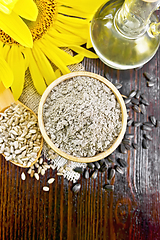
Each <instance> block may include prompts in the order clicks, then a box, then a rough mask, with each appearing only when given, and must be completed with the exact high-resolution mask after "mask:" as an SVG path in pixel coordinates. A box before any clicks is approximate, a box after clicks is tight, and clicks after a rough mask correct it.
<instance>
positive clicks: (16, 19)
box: [0, 0, 38, 47]
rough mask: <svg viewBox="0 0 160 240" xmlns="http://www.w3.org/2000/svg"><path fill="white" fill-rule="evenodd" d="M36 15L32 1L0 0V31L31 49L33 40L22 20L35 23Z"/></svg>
mask: <svg viewBox="0 0 160 240" xmlns="http://www.w3.org/2000/svg"><path fill="white" fill-rule="evenodd" d="M37 15H38V9H37V6H36V4H35V2H33V0H27V1H26V0H0V29H1V31H4V32H5V33H7V34H8V35H9V36H10V37H12V38H13V39H14V40H15V41H17V42H19V43H20V44H21V45H23V46H26V47H32V46H33V39H32V35H31V32H30V30H29V28H28V26H27V25H26V24H25V22H24V21H23V20H22V18H25V19H28V20H31V21H35V20H36V18H37ZM17 29H19V31H17Z"/></svg>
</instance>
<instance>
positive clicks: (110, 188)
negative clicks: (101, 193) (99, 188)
mask: <svg viewBox="0 0 160 240" xmlns="http://www.w3.org/2000/svg"><path fill="white" fill-rule="evenodd" d="M103 189H105V190H107V191H113V190H114V185H109V184H105V185H104V186H103Z"/></svg>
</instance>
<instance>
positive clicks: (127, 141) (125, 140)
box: [122, 138, 131, 145]
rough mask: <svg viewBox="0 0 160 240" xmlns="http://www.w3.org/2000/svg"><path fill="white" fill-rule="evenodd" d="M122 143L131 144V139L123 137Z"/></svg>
mask: <svg viewBox="0 0 160 240" xmlns="http://www.w3.org/2000/svg"><path fill="white" fill-rule="evenodd" d="M122 143H123V144H129V145H130V144H131V139H127V138H123V140H122Z"/></svg>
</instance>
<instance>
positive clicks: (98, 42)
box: [90, 0, 160, 69]
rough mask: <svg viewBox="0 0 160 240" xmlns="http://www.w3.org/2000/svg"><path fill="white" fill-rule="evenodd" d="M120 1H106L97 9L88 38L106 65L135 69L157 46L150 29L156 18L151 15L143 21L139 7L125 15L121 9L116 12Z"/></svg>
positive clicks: (154, 51) (119, 7) (157, 39)
mask: <svg viewBox="0 0 160 240" xmlns="http://www.w3.org/2000/svg"><path fill="white" fill-rule="evenodd" d="M127 1H128V0H127ZM138 1H141V2H142V0H138ZM122 4H123V1H122V0H117V1H108V2H107V3H105V4H104V5H102V6H101V7H100V8H99V10H98V11H97V12H96V14H95V15H94V17H93V19H92V22H91V29H90V35H91V41H92V44H93V47H94V49H95V51H96V53H97V55H98V56H99V57H100V59H101V60H102V61H103V62H104V63H105V64H107V65H108V66H110V67H113V68H115V69H131V68H137V67H140V66H143V65H144V64H145V63H146V62H148V61H149V60H150V59H151V58H152V57H153V55H154V54H155V53H156V51H157V49H158V47H159V42H160V37H159V35H158V36H154V37H153V35H152V34H150V31H149V23H150V22H157V18H156V17H155V16H154V15H151V17H150V19H149V21H146V22H144V16H143V15H142V17H141V16H140V14H137V12H136V11H138V10H134V12H136V14H134V13H132V12H131V13H129V14H128V15H127V17H124V16H123V12H122V13H121V15H118V14H119V11H120V10H121V6H122ZM140 4H141V5H142V4H143V3H140ZM144 4H146V3H144ZM136 7H137V9H139V8H138V6H136ZM136 7H135V9H136ZM141 14H142V13H141ZM121 18H123V21H122V20H121Z"/></svg>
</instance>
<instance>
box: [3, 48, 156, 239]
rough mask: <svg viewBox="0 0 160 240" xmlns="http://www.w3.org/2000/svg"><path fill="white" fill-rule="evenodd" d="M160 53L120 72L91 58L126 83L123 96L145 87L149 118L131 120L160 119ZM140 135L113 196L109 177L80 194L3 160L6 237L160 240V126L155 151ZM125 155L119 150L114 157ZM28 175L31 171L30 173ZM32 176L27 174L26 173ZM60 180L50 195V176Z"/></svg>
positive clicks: (88, 64)
mask: <svg viewBox="0 0 160 240" xmlns="http://www.w3.org/2000/svg"><path fill="white" fill-rule="evenodd" d="M159 62H160V50H159V51H158V52H157V54H156V56H155V57H154V58H153V59H152V60H151V61H150V62H149V63H148V64H146V65H145V66H144V67H143V68H141V69H139V70H127V71H119V70H113V69H111V68H109V67H107V66H105V65H104V64H103V63H102V62H101V61H100V60H89V59H85V60H84V61H83V65H84V66H85V68H86V70H87V71H91V72H94V73H98V74H100V75H102V76H105V77H107V79H108V80H110V81H111V82H112V83H116V82H119V83H122V84H123V87H122V89H121V90H120V92H121V93H122V94H125V95H128V94H129V92H130V91H131V90H132V89H136V90H137V89H140V90H141V91H142V92H144V93H145V94H146V96H147V98H148V101H149V104H150V105H149V106H148V107H147V112H146V114H145V115H142V114H137V113H135V112H133V111H131V113H130V117H132V118H134V120H137V121H142V122H144V121H147V120H148V116H150V115H154V116H155V117H156V118H157V119H159V120H160V65H159ZM145 71H146V72H149V73H151V74H153V75H154V76H155V78H156V79H157V80H156V84H155V86H154V87H152V88H148V87H147V85H146V80H145V79H144V76H143V72H145ZM127 131H128V132H129V133H134V141H135V142H137V143H138V145H139V148H138V150H134V149H131V150H130V151H128V153H127V154H126V155H125V156H124V159H126V161H127V162H128V168H127V169H126V170H125V173H124V174H123V175H121V174H116V176H115V179H114V180H113V181H112V184H114V188H115V189H114V191H113V192H105V191H104V190H103V189H102V186H103V185H104V183H106V182H107V173H103V174H102V173H100V172H99V174H98V177H97V179H95V180H92V179H88V180H86V179H84V178H83V177H81V179H80V180H79V182H80V183H81V184H82V188H81V191H80V192H79V193H78V194H74V193H72V191H71V186H72V183H71V182H69V183H68V181H66V180H65V179H63V178H62V177H60V176H57V175H56V173H55V172H53V171H52V170H48V172H47V174H45V176H44V177H42V176H41V177H40V180H39V181H37V180H36V179H34V178H31V177H30V176H29V175H28V174H26V176H27V179H26V180H25V181H22V180H21V178H20V175H21V172H22V169H21V168H19V167H16V166H14V165H13V164H11V163H9V162H6V161H5V159H4V158H3V157H2V156H1V157H0V174H1V178H0V188H1V194H0V218H1V223H0V239H2V240H6V239H11V240H13V239H26V240H28V239H33V240H36V239H37V240H40V239H42V240H44V239H56V240H57V239H62V240H98V239H101V240H102V239H104V240H133V239H136V240H139V239H145V240H146V239H150V240H152V239H153V240H158V239H160V127H159V128H154V130H153V131H152V136H153V141H152V142H151V143H150V147H149V149H143V148H142V139H143V132H142V131H141V130H140V128H133V127H129V128H128V130H127ZM118 156H119V151H118V150H117V152H115V154H114V159H115V161H116V158H117V157H118ZM25 171H26V170H25ZM26 172H27V171H26ZM52 176H54V177H55V182H54V184H53V185H52V188H51V189H50V191H49V192H44V191H43V190H42V187H43V186H44V184H45V183H46V181H47V179H48V178H49V177H52Z"/></svg>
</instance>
